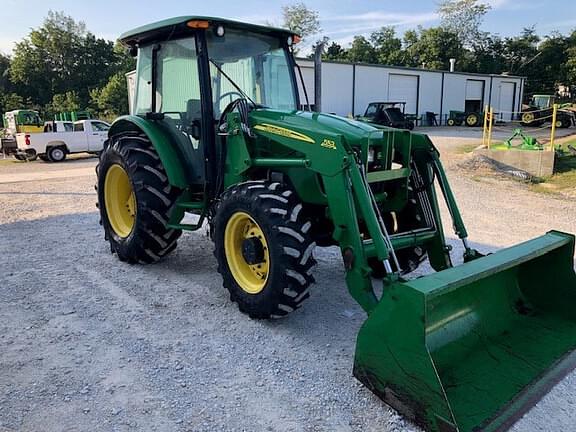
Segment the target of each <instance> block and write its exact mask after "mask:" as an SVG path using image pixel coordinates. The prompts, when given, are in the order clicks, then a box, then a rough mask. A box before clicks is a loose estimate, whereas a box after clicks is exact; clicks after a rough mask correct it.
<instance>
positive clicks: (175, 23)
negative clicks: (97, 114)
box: [119, 15, 295, 45]
mask: <svg viewBox="0 0 576 432" xmlns="http://www.w3.org/2000/svg"><path fill="white" fill-rule="evenodd" d="M190 21H208V22H209V24H210V26H217V25H223V26H224V27H231V28H235V29H239V30H245V31H248V32H255V33H264V34H270V35H275V36H286V37H288V36H290V35H295V33H294V32H293V31H290V30H287V29H281V28H275V27H267V26H262V25H257V24H248V23H243V22H239V21H234V20H230V19H226V18H218V17H206V16H197V15H189V16H179V17H175V18H169V19H165V20H162V21H157V22H154V23H151V24H147V25H144V26H141V27H137V28H135V29H132V30H129V31H127V32H125V33H123V34H122V35H120V37H119V40H120V42H122V43H123V44H125V45H136V44H139V43H142V42H146V41H148V40H155V39H157V38H161V37H163V36H165V35H166V34H168V35H174V34H175V33H182V32H189V31H191V30H192V29H191V28H189V27H187V25H186V24H187V23H188V22H190Z"/></svg>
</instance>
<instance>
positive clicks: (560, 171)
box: [532, 145, 576, 193]
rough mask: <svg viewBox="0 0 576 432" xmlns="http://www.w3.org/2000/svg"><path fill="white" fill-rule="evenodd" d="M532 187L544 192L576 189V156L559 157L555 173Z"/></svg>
mask: <svg viewBox="0 0 576 432" xmlns="http://www.w3.org/2000/svg"><path fill="white" fill-rule="evenodd" d="M575 146H576V145H575ZM532 189H533V190H535V191H536V192H543V193H562V192H566V191H568V190H576V156H564V157H559V158H557V159H556V165H555V167H554V175H552V176H551V177H548V178H545V179H544V182H542V183H539V184H535V185H533V186H532Z"/></svg>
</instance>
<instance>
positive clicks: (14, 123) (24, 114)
mask: <svg viewBox="0 0 576 432" xmlns="http://www.w3.org/2000/svg"><path fill="white" fill-rule="evenodd" d="M4 128H5V129H6V131H7V132H8V133H9V134H10V135H16V134H17V133H35V132H42V131H43V130H44V123H43V122H42V119H41V118H40V114H38V111H33V110H15V111H9V112H7V113H6V114H4Z"/></svg>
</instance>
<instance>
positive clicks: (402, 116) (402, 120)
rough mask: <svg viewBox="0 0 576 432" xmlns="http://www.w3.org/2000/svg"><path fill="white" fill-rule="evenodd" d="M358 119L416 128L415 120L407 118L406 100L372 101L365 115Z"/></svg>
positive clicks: (401, 127)
mask: <svg viewBox="0 0 576 432" xmlns="http://www.w3.org/2000/svg"><path fill="white" fill-rule="evenodd" d="M357 120H360V121H365V122H369V123H375V124H378V125H381V126H389V127H393V128H397V129H408V130H413V129H414V122H413V121H412V120H409V119H408V118H406V102H370V103H369V104H368V107H367V108H366V112H365V113H364V116H362V117H358V118H357Z"/></svg>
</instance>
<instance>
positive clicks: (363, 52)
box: [346, 36, 377, 63]
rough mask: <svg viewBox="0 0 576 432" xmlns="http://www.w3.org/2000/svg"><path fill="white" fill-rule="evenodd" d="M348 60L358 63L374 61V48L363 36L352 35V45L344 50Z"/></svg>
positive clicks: (375, 59)
mask: <svg viewBox="0 0 576 432" xmlns="http://www.w3.org/2000/svg"><path fill="white" fill-rule="evenodd" d="M346 56H347V57H348V60H349V61H351V62H355V63H356V62H359V63H376V61H377V56H376V50H375V49H374V47H373V46H372V44H371V43H370V42H369V41H368V40H367V39H366V38H365V37H364V36H354V40H353V41H352V46H351V47H350V49H349V50H348V51H347V52H346Z"/></svg>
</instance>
